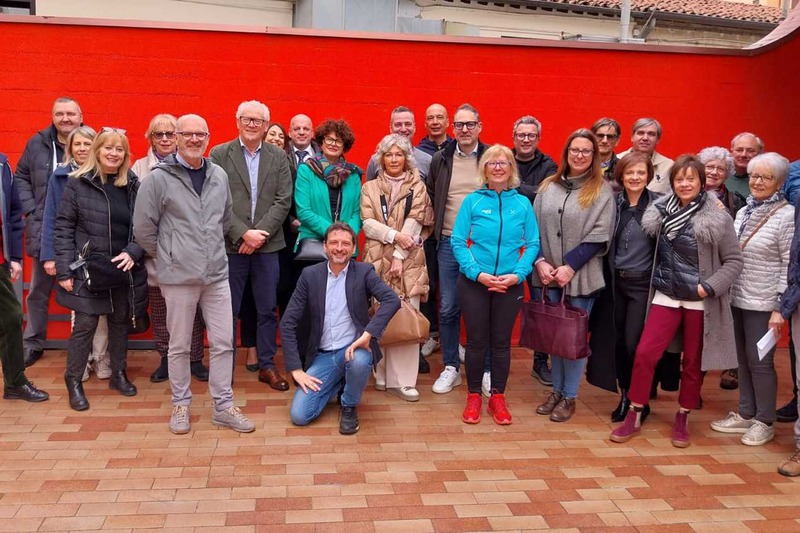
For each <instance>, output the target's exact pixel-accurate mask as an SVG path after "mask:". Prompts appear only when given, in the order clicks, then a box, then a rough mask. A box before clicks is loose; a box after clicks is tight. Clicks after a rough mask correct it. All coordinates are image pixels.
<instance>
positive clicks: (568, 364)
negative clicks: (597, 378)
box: [537, 288, 595, 398]
mask: <svg viewBox="0 0 800 533" xmlns="http://www.w3.org/2000/svg"><path fill="white" fill-rule="evenodd" d="M537 291H538V292H541V289H537ZM537 296H538V295H537ZM547 296H548V298H549V299H550V301H560V300H561V289H552V288H550V289H547ZM566 300H567V303H568V304H569V305H571V306H573V307H580V308H581V309H585V310H586V312H587V313H591V312H592V306H593V305H594V301H595V298H593V297H592V298H587V297H573V296H569V295H568V296H567V298H566ZM586 359H587V358H586V357H584V358H583V359H575V360H573V359H564V358H563V357H558V356H556V355H551V357H550V366H551V367H552V372H553V392H557V393H559V394H562V395H563V396H566V397H567V398H577V397H578V386H579V385H580V383H581V379H583V373H584V370H585V368H586Z"/></svg>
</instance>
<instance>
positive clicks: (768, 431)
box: [742, 420, 775, 446]
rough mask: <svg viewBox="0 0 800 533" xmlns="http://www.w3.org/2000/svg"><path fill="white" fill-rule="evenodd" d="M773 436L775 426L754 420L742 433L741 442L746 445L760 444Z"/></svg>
mask: <svg viewBox="0 0 800 533" xmlns="http://www.w3.org/2000/svg"><path fill="white" fill-rule="evenodd" d="M774 437H775V428H774V427H772V426H768V425H766V424H765V423H764V422H761V421H759V420H754V421H753V425H752V426H750V429H748V430H747V433H745V434H744V435H742V444H746V445H747V446H762V445H764V444H766V443H768V442H769V441H771V440H772V439H773V438H774Z"/></svg>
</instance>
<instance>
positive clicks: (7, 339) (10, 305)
mask: <svg viewBox="0 0 800 533" xmlns="http://www.w3.org/2000/svg"><path fill="white" fill-rule="evenodd" d="M0 309H2V311H0V364H2V365H3V382H4V383H5V386H6V387H21V386H23V385H25V384H26V383H28V379H27V378H26V377H25V373H24V371H25V364H24V363H23V356H22V305H21V304H20V303H19V300H17V295H16V293H15V292H14V286H13V285H12V284H11V273H10V272H9V271H8V268H7V265H5V264H0ZM90 346H91V343H90Z"/></svg>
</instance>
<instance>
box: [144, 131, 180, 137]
mask: <svg viewBox="0 0 800 533" xmlns="http://www.w3.org/2000/svg"><path fill="white" fill-rule="evenodd" d="M150 137H152V138H153V139H174V138H175V132H174V131H154V132H152V133H151V134H150Z"/></svg>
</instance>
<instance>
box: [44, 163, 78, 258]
mask: <svg viewBox="0 0 800 533" xmlns="http://www.w3.org/2000/svg"><path fill="white" fill-rule="evenodd" d="M73 170H75V168H74V167H73V166H72V165H67V164H61V165H58V167H56V171H55V172H53V175H52V176H50V182H49V183H48V184H47V194H46V196H45V201H44V214H43V215H42V242H41V248H40V250H39V261H53V260H55V258H56V251H55V249H54V248H53V236H54V235H55V230H56V215H57V214H58V202H60V201H61V195H62V194H64V188H66V186H67V180H68V179H69V173H70V172H72V171H73Z"/></svg>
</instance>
